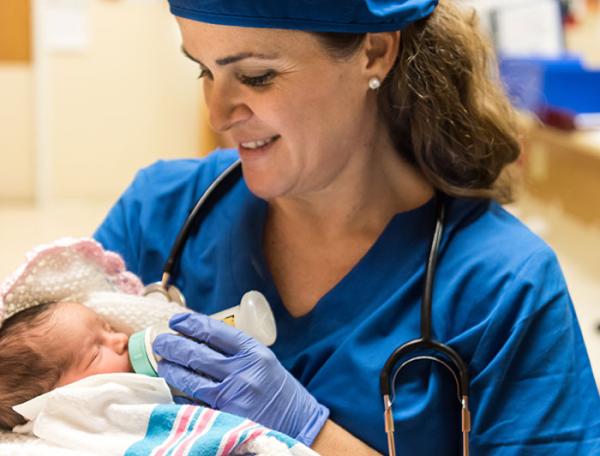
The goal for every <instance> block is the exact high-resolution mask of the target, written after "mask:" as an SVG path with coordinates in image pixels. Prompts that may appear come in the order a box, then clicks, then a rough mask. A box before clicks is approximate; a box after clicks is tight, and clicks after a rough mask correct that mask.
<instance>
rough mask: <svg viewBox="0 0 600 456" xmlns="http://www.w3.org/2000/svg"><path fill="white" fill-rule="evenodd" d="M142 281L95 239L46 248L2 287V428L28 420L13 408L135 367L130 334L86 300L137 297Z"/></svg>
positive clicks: (62, 242)
mask: <svg viewBox="0 0 600 456" xmlns="http://www.w3.org/2000/svg"><path fill="white" fill-rule="evenodd" d="M142 289H143V285H142V283H141V281H140V280H139V279H138V278H137V277H136V276H134V275H133V274H131V273H129V272H127V271H126V270H125V264H124V263H123V260H122V259H121V258H120V257H119V256H118V255H116V254H114V253H112V252H107V251H105V250H104V249H103V248H102V246H101V245H100V244H98V243H97V242H95V241H94V240H92V239H68V238H65V239H61V240H59V241H57V242H55V243H54V244H52V245H47V246H40V247H38V248H37V249H35V250H34V251H33V252H31V253H29V254H28V258H27V261H26V262H25V263H24V264H23V265H22V266H21V267H20V268H18V269H17V270H16V271H15V273H14V274H12V275H11V276H10V277H8V278H7V279H6V280H5V281H4V282H2V283H1V284H0V427H2V428H9V429H12V428H13V427H14V426H15V425H17V424H22V423H24V422H25V420H24V419H23V418H22V417H21V416H20V415H19V414H17V413H16V412H15V411H13V410H12V406H14V405H17V404H20V403H22V402H25V401H27V400H29V399H32V398H33V397H36V396H39V395H40V394H43V393H46V392H48V391H50V390H52V389H54V388H56V387H59V386H64V385H67V384H70V383H73V382H75V381H77V380H80V379H82V378H85V377H89V376H91V375H94V374H100V373H118V372H131V371H132V368H131V365H130V362H129V356H128V353H127V342H128V335H127V334H125V333H123V332H115V331H113V329H112V328H111V326H110V325H109V324H108V322H107V321H106V320H105V319H104V318H102V317H101V316H100V315H98V314H97V313H96V312H95V311H94V310H91V309H89V308H87V307H85V306H84V305H82V304H81V303H82V302H86V298H87V296H88V295H89V293H93V292H111V293H120V294H121V295H124V296H135V295H139V294H140V293H141V292H142Z"/></svg>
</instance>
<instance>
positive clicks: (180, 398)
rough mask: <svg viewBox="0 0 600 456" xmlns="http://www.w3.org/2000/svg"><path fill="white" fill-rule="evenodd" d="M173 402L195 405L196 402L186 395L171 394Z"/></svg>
mask: <svg viewBox="0 0 600 456" xmlns="http://www.w3.org/2000/svg"><path fill="white" fill-rule="evenodd" d="M173 402H175V403H176V404H179V405H195V404H196V402H195V401H193V400H191V399H189V398H187V397H184V396H177V395H175V394H174V395H173Z"/></svg>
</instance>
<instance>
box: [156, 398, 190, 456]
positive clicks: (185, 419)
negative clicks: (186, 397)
mask: <svg viewBox="0 0 600 456" xmlns="http://www.w3.org/2000/svg"><path fill="white" fill-rule="evenodd" d="M193 412H194V407H192V406H190V405H184V406H182V410H181V411H180V412H179V413H178V414H177V419H179V422H177V420H176V421H175V423H174V424H176V429H175V432H173V431H171V435H170V436H169V438H168V439H167V440H165V442H163V444H162V445H160V446H159V447H157V448H156V449H155V450H154V451H153V453H154V455H155V456H164V455H165V454H166V453H167V451H169V449H170V447H171V445H172V444H173V442H175V441H176V440H177V439H178V438H179V436H180V435H181V434H183V433H184V432H185V430H186V428H187V425H188V423H189V421H190V417H191V416H192V413H193ZM180 416H181V418H180Z"/></svg>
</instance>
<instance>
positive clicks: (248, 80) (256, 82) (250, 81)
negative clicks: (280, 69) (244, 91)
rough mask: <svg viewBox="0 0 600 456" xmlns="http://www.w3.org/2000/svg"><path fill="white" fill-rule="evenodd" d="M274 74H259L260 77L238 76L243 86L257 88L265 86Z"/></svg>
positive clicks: (270, 72) (271, 72)
mask: <svg viewBox="0 0 600 456" xmlns="http://www.w3.org/2000/svg"><path fill="white" fill-rule="evenodd" d="M275 75H276V73H275V71H273V70H269V71H267V72H266V73H265V74H261V75H260V76H244V75H240V76H239V79H240V81H241V82H242V83H243V84H246V85H249V86H253V87H257V86H265V85H267V84H268V83H269V82H271V80H272V79H273V78H274V77H275Z"/></svg>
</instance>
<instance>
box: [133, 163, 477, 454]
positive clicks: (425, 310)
mask: <svg viewBox="0 0 600 456" xmlns="http://www.w3.org/2000/svg"><path fill="white" fill-rule="evenodd" d="M241 177H242V167H241V162H240V160H237V161H235V162H234V163H233V164H231V165H230V166H229V167H228V168H227V169H225V170H224V171H223V172H222V173H221V174H220V175H219V176H218V177H217V178H216V179H215V180H214V181H213V182H212V184H211V185H210V186H209V187H208V188H207V189H206V190H205V191H204V193H203V194H202V196H201V197H200V199H199V200H198V202H197V203H196V205H195V206H194V208H193V209H192V211H191V212H190V214H189V215H188V217H187V219H186V220H185V222H184V224H183V227H182V228H181V230H180V231H179V234H178V235H177V238H176V239H175V242H174V244H173V247H172V248H171V252H170V254H169V257H168V259H167V261H166V262H165V265H164V267H163V273H162V279H161V281H160V282H155V283H153V284H150V285H148V286H147V287H146V289H145V290H144V295H160V296H162V297H163V299H165V300H167V301H172V302H177V303H179V304H181V305H182V306H185V297H184V295H183V293H182V292H181V291H180V290H179V289H178V288H177V287H176V286H175V285H173V284H172V283H171V282H172V277H173V272H174V269H175V266H176V263H177V260H178V259H179V258H180V257H181V252H182V250H183V247H184V246H185V243H186V241H187V239H188V238H189V236H190V233H191V232H192V230H193V229H195V228H197V227H198V224H199V223H200V220H201V219H202V217H203V216H204V214H205V213H206V212H207V210H208V209H210V207H211V206H212V205H213V204H214V203H215V202H216V201H218V199H219V198H220V196H222V195H223V194H224V193H226V192H227V190H229V188H231V187H232V185H233V184H234V183H235V182H237V181H238V180H239V179H240V178H241ZM445 212H446V206H445V204H444V198H443V196H442V195H438V196H437V197H436V225H435V230H434V233H433V237H432V240H431V247H430V250H429V255H428V257H427V266H426V269H425V284H424V289H423V300H422V302H421V337H420V338H418V339H414V340H411V341H409V342H406V343H405V344H404V345H402V346H400V347H398V348H397V349H396V350H394V352H393V353H392V355H391V356H390V357H389V358H388V360H387V361H386V363H385V366H384V367H383V369H382V371H381V377H380V388H381V394H382V395H383V404H384V421H385V432H386V434H387V440H388V448H389V454H390V456H395V455H396V445H395V442H394V417H393V413H392V403H393V402H394V395H393V392H394V385H395V383H396V378H397V376H398V373H399V372H400V371H401V370H402V369H403V368H404V367H406V366H407V365H409V364H411V363H413V362H416V361H423V360H426V361H433V362H436V363H438V364H440V365H441V366H443V367H444V368H445V369H446V370H448V371H449V373H450V374H451V375H452V378H453V379H454V381H455V383H456V391H457V394H458V400H459V402H460V404H461V423H462V425H461V427H462V436H463V439H462V440H463V445H462V446H463V455H464V456H468V454H469V431H470V429H471V415H470V412H469V374H468V371H467V365H466V363H465V362H464V361H463V360H462V358H461V357H460V355H459V354H458V353H457V352H456V351H455V350H454V349H452V348H451V347H449V346H448V345H444V344H442V343H441V342H438V341H436V340H435V339H433V338H432V335H431V303H432V294H433V282H434V277H435V268H436V264H437V259H438V253H439V246H440V241H441V239H442V234H443V230H444V221H445ZM423 352H426V353H427V354H420V353H423ZM399 362H401V364H400V366H399V367H398V368H397V369H396V366H397V364H398V363H399ZM390 379H391V382H390Z"/></svg>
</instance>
